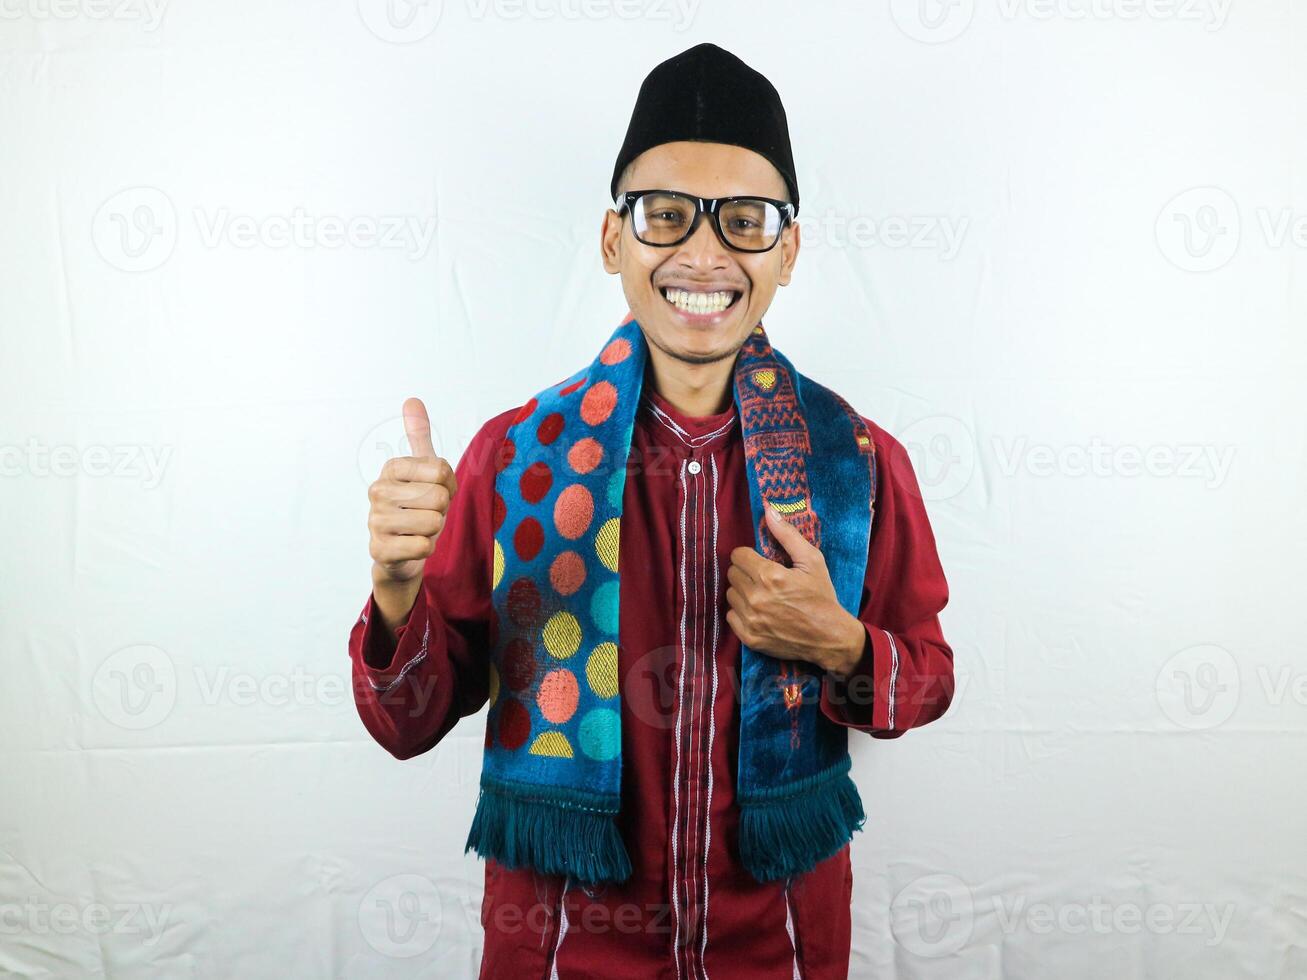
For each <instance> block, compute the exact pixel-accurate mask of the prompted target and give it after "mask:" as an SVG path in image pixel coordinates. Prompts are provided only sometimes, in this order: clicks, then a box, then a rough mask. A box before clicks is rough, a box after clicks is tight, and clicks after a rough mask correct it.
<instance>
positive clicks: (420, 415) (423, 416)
mask: <svg viewBox="0 0 1307 980" xmlns="http://www.w3.org/2000/svg"><path fill="white" fill-rule="evenodd" d="M391 404H394V403H393V402H392V403H391ZM403 412H404V434H405V435H406V436H408V445H409V450H410V451H411V452H412V453H413V455H414V456H434V455H436V449H435V447H434V446H432V445H431V420H430V419H429V418H427V407H426V406H425V405H423V404H422V399H421V398H407V399H405V400H404V409H403Z"/></svg>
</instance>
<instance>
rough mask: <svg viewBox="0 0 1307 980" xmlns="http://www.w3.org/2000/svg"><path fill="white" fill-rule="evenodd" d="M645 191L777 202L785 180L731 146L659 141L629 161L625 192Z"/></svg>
mask: <svg viewBox="0 0 1307 980" xmlns="http://www.w3.org/2000/svg"><path fill="white" fill-rule="evenodd" d="M637 184H638V185H639V186H638V187H637ZM649 187H659V188H665V189H667V190H679V191H685V192H686V193H689V194H695V195H698V196H702V197H728V196H730V195H732V194H759V195H762V196H765V197H775V198H778V199H781V200H784V199H785V198H787V197H788V193H787V191H786V186H785V178H784V177H783V176H782V175H781V172H780V171H779V170H777V169H776V166H775V165H774V164H773V163H772V162H771V161H770V160H768V159H767V158H766V157H764V156H763V155H762V154H760V153H756V152H754V151H753V150H750V149H748V148H747V147H743V146H736V145H734V144H730V143H713V142H708V141H700V140H681V141H677V142H672V143H663V144H660V145H658V146H654V147H650V148H649V149H648V150H645V151H644V152H643V153H641V154H640V155H639V156H638V157H636V158H635V160H634V161H632V163H631V171H630V180H629V181H628V183H627V187H626V189H627V190H640V189H643V188H649Z"/></svg>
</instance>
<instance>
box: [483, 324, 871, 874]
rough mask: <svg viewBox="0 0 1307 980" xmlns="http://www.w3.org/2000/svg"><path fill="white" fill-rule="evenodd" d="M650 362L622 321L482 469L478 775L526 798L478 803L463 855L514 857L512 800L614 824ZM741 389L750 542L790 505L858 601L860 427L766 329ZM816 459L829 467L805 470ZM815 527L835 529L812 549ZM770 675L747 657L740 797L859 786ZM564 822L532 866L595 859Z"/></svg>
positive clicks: (516, 423)
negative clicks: (629, 515)
mask: <svg viewBox="0 0 1307 980" xmlns="http://www.w3.org/2000/svg"><path fill="white" fill-rule="evenodd" d="M647 356H648V351H647V348H646V346H645V343H644V340H643V338H642V337H641V335H640V330H639V325H638V324H636V323H635V321H634V319H633V318H631V317H630V316H628V318H627V319H626V321H625V322H623V323H622V324H621V325H620V326H619V327H618V328H617V330H616V331H615V332H614V334H613V336H612V337H611V338H610V339H609V342H608V343H607V344H606V345H605V346H604V347H603V349H602V350H601V351H600V353H599V355H598V356H597V357H596V358H595V360H594V361H593V362H592V363H591V364H589V365H588V366H587V367H586V368H585V370H583V371H581V372H578V373H577V374H575V375H572V376H571V377H569V378H567V379H564V380H563V381H560V382H559V383H558V384H557V385H554V386H553V387H551V388H549V389H547V390H546V391H543V392H541V393H540V394H539V395H537V396H536V397H535V398H532V399H531V400H530V401H528V402H527V403H526V404H525V405H523V406H522V408H521V409H519V410H518V411H517V412H516V413H515V416H514V420H513V423H512V424H511V425H510V427H509V429H508V431H507V433H506V435H505V438H504V440H503V442H502V444H501V446H500V447H499V449H498V451H497V452H496V453H495V455H494V456H493V457H492V460H491V461H492V463H493V466H494V469H495V488H494V496H493V500H492V503H491V515H490V516H491V525H492V528H493V538H494V547H493V557H492V565H493V567H492V568H491V569H489V570H487V574H488V575H490V577H491V579H492V593H491V594H492V601H493V609H492V610H491V614H490V622H489V632H488V643H489V646H490V649H491V650H492V656H491V658H490V663H489V664H488V667H487V669H488V672H489V676H488V686H489V714H488V720H487V725H486V735H485V743H484V744H485V758H484V761H483V768H482V778H481V783H482V788H483V789H487V790H491V791H493V792H494V793H496V794H498V795H500V796H514V795H516V796H518V802H519V809H516V810H509V809H508V808H503V807H493V806H491V807H487V806H485V805H484V804H485V803H486V801H487V800H488V799H491V796H490V795H488V794H483V796H482V797H481V799H479V800H478V803H477V817H476V819H475V820H474V824H473V831H472V832H471V833H470V834H469V839H468V845H467V847H468V848H472V847H474V846H475V847H476V848H477V850H478V852H479V853H481V854H482V855H483V856H487V857H488V856H494V857H496V858H498V859H500V860H503V859H505V858H508V857H512V858H513V860H517V859H518V858H520V857H521V855H510V854H509V853H508V851H509V850H511V849H513V848H516V846H517V845H516V844H513V845H512V847H508V846H507V845H505V844H503V841H504V840H506V839H509V838H510V837H511V835H508V834H506V833H505V828H504V827H503V822H504V821H506V820H508V819H513V820H520V819H522V816H523V814H524V813H525V812H526V810H525V809H522V808H527V809H529V810H530V811H531V820H535V819H536V818H540V819H543V820H549V821H553V820H554V819H555V816H554V815H553V813H552V812H550V809H549V808H551V806H552V805H564V804H565V805H569V806H576V807H580V808H582V809H585V810H589V811H591V812H594V813H600V814H606V815H608V816H609V817H610V818H612V817H615V816H616V814H618V813H619V812H620V808H621V769H622V766H621V753H622V724H621V718H622V713H621V674H620V670H619V661H620V657H619V652H618V651H619V637H618V632H619V625H620V622H621V610H620V606H621V601H620V600H621V591H622V590H621V585H620V581H619V578H618V571H619V567H620V565H621V537H622V533H621V532H622V520H621V516H622V503H623V495H624V492H625V487H626V473H625V467H626V459H627V455H628V452H629V449H630V445H631V437H632V430H633V427H634V420H635V415H636V408H637V404H638V399H639V395H640V389H641V386H642V384H643V379H644V368H645V364H646V361H647ZM734 394H735V399H736V406H737V408H738V410H739V418H740V429H741V434H742V437H743V439H744V443H745V466H746V471H747V473H748V484H749V503H750V508H751V510H752V511H753V518H754V521H755V527H756V528H757V529H758V530H757V534H756V536H755V537H756V543H757V544H758V545H759V547H763V548H765V547H766V545H767V543H768V538H767V537H765V536H764V535H769V532H767V530H766V527H765V525H758V524H757V522H758V521H759V519H760V518H761V515H762V513H763V508H764V507H766V506H769V505H776V504H781V505H785V504H787V503H789V504H792V505H794V506H793V510H792V514H791V516H790V517H787V519H788V520H790V521H791V523H793V524H795V526H797V527H799V530H800V531H802V532H803V533H804V534H805V535H806V536H808V539H809V541H812V542H813V543H817V542H818V540H820V545H819V546H820V547H821V548H822V551H823V554H824V555H825V556H826V563H827V567H828V568H829V569H830V571H831V577H832V582H833V584H834V586H835V591H836V595H837V596H838V598H839V600H840V603H841V605H842V606H843V607H844V608H845V609H856V608H857V604H858V600H859V597H860V595H861V589H862V585H863V581H864V576H865V571H866V559H867V543H868V541H869V539H870V529H871V517H872V514H874V506H875V494H876V471H875V449H874V445H873V443H872V440H871V437H870V432H869V430H868V428H867V426H866V425H865V424H864V423H863V421H862V419H861V418H860V416H858V415H857V414H856V413H855V412H853V410H852V409H851V408H850V407H849V406H848V405H847V403H844V402H843V401H842V400H841V399H840V398H839V396H838V395H836V394H835V393H834V392H831V391H829V390H828V389H825V388H823V387H822V386H821V385H819V384H817V383H815V382H813V381H811V380H810V379H807V378H804V377H803V376H801V375H799V374H798V373H797V372H796V371H794V368H793V366H792V365H791V364H790V363H789V361H788V360H786V359H785V358H784V357H783V356H781V355H780V354H779V353H778V352H774V351H773V350H772V349H771V347H770V345H769V343H768V342H767V338H766V334H765V333H764V331H763V329H762V327H761V325H758V326H757V327H755V328H754V330H753V333H752V335H751V336H750V337H749V338H748V339H747V340H746V343H745V345H744V346H743V347H742V348H741V350H740V353H739V354H738V356H737V359H736V363H735V379H734ZM814 459H820V460H821V465H820V466H818V467H813V466H811V461H812V460H814ZM810 478H811V479H810ZM868 499H870V506H868V504H867V503H865V501H867V500H868ZM799 503H802V505H803V506H802V508H800V507H799V506H798V504H799ZM800 513H802V514H810V515H812V517H813V520H812V521H810V522H809V524H808V525H807V526H805V525H802V524H800V523H799V521H798V520H797V519H796V517H795V516H794V515H798V514H800ZM818 514H820V516H821V524H820V525H818V524H817V523H816V520H815V518H816V515H818ZM819 527H824V528H828V529H830V531H831V533H829V534H827V533H823V534H822V535H821V537H820V539H818V537H817V534H816V533H815V532H816V531H817V530H818V528H819ZM772 543H773V544H774V542H772ZM786 667H787V669H788V662H786ZM777 669H778V667H777V661H775V660H774V659H773V658H771V657H767V656H765V655H761V654H759V653H757V652H755V651H752V650H750V649H749V648H748V647H747V646H746V647H743V648H742V650H741V673H740V679H739V681H740V685H741V691H748V692H761V693H759V694H757V695H756V696H750V697H749V698H747V699H746V702H747V703H745V704H742V711H741V719H740V738H739V768H738V776H739V780H738V781H739V785H738V789H737V794H736V796H737V800H738V801H739V802H740V805H741V807H742V808H744V807H747V806H749V805H751V804H750V800H757V799H762V798H768V797H771V796H772V795H774V794H773V793H772V791H775V790H787V791H789V790H791V788H792V787H794V786H795V785H796V783H798V782H800V781H802V780H805V779H809V778H810V777H811V776H812V775H813V774H814V773H816V772H818V771H821V770H822V769H832V765H831V764H832V760H834V763H835V766H836V767H838V766H842V767H843V769H842V770H841V771H842V772H843V773H844V776H843V777H842V778H843V779H844V780H845V781H846V783H847V785H846V787H845V790H844V791H845V792H848V793H856V787H854V786H853V784H852V783H851V782H847V780H848V776H847V771H848V764H849V757H848V750H847V744H846V740H847V733H846V732H845V730H844V729H843V728H841V727H839V726H834V725H829V724H826V725H822V724H819V722H820V721H821V717H820V712H819V709H818V704H817V703H818V699H817V698H815V697H812V698H809V697H803V698H800V699H797V701H796V700H795V699H793V698H790V699H788V700H786V699H784V698H783V697H782V696H781V694H780V693H778V692H780V690H781V688H780V686H778V685H777V684H776V683H775V681H776V678H777V674H776V671H777ZM523 790H525V791H526V793H524V792H523ZM794 791H797V790H794ZM527 794H529V795H527ZM537 804H538V805H539V806H537ZM841 805H842V804H841ZM859 813H860V811H859ZM510 814H511V816H510ZM837 817H839V814H836V813H832V814H830V818H831V819H835V818H837ZM540 826H544V824H540ZM550 826H551V827H553V829H554V830H557V829H559V828H557V827H554V825H553V824H552V823H551V824H550ZM742 826H745V824H743V823H742ZM858 826H859V824H855V825H854V829H857V828H858ZM478 828H481V829H478ZM538 829H539V828H538V827H537V830H538ZM562 829H563V831H564V832H563V833H562V834H561V835H559V834H556V833H553V832H552V831H551V833H550V835H549V838H550V839H549V841H548V842H547V844H546V845H533V847H535V848H537V849H538V850H539V852H540V853H539V854H536V855H534V857H536V859H537V863H540V858H542V857H543V863H545V864H548V865H549V867H548V868H547V870H549V871H550V872H556V871H557V870H558V868H559V865H560V863H561V864H564V870H567V866H566V863H565V862H560V861H559V860H558V859H557V856H556V854H552V853H547V852H549V851H551V850H556V852H557V854H561V853H563V852H565V851H566V852H567V853H569V854H570V855H572V856H573V858H575V857H576V856H577V855H584V856H585V859H587V860H588V859H589V858H591V857H593V855H594V854H595V853H596V850H595V843H594V842H595V839H596V838H595V834H594V830H595V828H594V825H593V823H587V825H586V826H585V827H584V828H583V829H578V831H577V833H575V834H573V833H572V832H571V830H570V828H562ZM611 829H612V828H611V826H609V827H607V828H606V829H605V830H604V833H609V832H610V831H611ZM560 836H561V838H562V839H561V841H560V840H556V839H555V838H558V837H560ZM793 836H794V837H796V838H797V837H801V835H798V834H795V835H793ZM536 839H543V838H540V837H539V836H538V835H537V838H536ZM791 843H792V845H793V847H792V849H793V850H794V852H795V853H794V854H793V855H792V860H790V861H788V863H787V864H786V866H785V867H784V868H782V869H781V870H783V871H785V872H786V873H789V872H790V871H791V869H792V868H794V869H797V868H801V867H810V866H811V865H812V864H813V863H815V861H816V860H819V859H820V855H819V854H817V853H815V852H814V848H813V847H810V846H807V845H805V844H804V842H803V841H802V840H797V839H795V840H792V841H791ZM805 847H806V849H807V851H808V852H812V853H805V852H804V851H805ZM821 847H823V848H824V847H826V845H825V843H822V844H821ZM613 850H614V848H612V846H611V843H610V844H609V845H608V847H607V851H608V853H607V854H605V856H604V857H605V864H606V865H607V871H609V872H611V873H614V874H620V872H621V868H620V867H619V864H620V862H618V861H617V860H616V856H615V855H614V854H613V853H612V852H613ZM492 851H493V852H495V853H493V855H492V854H491V852H492ZM746 852H747V853H746ZM764 852H767V853H764ZM740 853H741V857H742V858H743V859H744V862H745V864H746V866H748V867H749V869H750V871H752V872H753V873H754V875H755V877H757V878H758V880H760V881H761V880H771V879H774V878H776V877H778V875H779V872H778V871H777V869H776V868H775V867H773V866H772V863H774V862H772V863H769V862H770V861H771V858H770V856H769V855H770V851H769V849H768V848H767V847H766V845H765V843H760V842H759V841H757V840H754V841H752V842H750V841H748V840H746V839H745V835H741V841H740ZM764 872H765V874H764Z"/></svg>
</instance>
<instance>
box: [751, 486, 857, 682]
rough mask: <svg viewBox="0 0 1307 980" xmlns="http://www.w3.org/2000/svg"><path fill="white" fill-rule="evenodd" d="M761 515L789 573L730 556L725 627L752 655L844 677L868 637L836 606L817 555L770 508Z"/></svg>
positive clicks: (762, 561) (764, 561) (766, 562)
mask: <svg viewBox="0 0 1307 980" xmlns="http://www.w3.org/2000/svg"><path fill="white" fill-rule="evenodd" d="M763 509H764V510H765V512H766V520H767V527H768V529H770V531H771V533H772V535H773V536H774V537H775V538H776V541H777V543H779V544H780V546H781V547H782V548H784V549H785V551H786V553H787V554H788V555H789V556H790V560H791V562H793V567H792V568H786V567H785V566H784V565H782V564H780V563H779V562H774V561H771V560H770V559H769V558H766V557H764V556H763V555H761V554H759V553H758V552H757V551H754V550H753V549H752V548H736V549H735V550H733V551H732V552H731V567H730V568H729V569H728V570H727V572H726V578H727V580H728V581H729V582H730V587H729V588H727V590H726V601H727V603H729V605H730V609H729V610H727V613H726V622H727V623H728V624H729V625H730V627H731V629H732V630H734V631H735V635H736V636H738V637H739V638H740V642H741V643H743V644H745V645H746V646H748V647H749V648H750V649H753V650H758V651H760V652H762V653H767V654H770V655H771V656H773V657H779V658H781V659H784V660H806V661H808V662H809V663H812V664H816V665H817V666H819V667H822V668H824V669H826V670H830V671H832V672H833V673H835V674H836V675H838V676H844V675H847V674H848V673H850V672H851V671H852V670H853V667H854V665H856V664H857V662H858V660H859V659H860V658H861V656H862V650H863V644H864V642H865V640H866V636H867V634H866V630H865V628H864V627H863V625H862V622H861V620H859V619H858V618H857V617H855V616H852V615H851V614H850V613H849V612H847V611H846V610H845V609H844V607H843V606H841V605H840V602H839V599H838V598H837V597H836V595H835V585H834V583H832V582H831V577H830V572H829V571H828V570H827V568H826V558H825V556H824V555H822V553H821V550H820V549H818V548H815V547H814V546H813V545H812V544H810V543H809V542H808V539H807V538H805V537H804V536H803V535H802V534H801V533H800V532H799V530H798V529H797V528H795V527H793V526H792V525H790V524H789V523H787V522H786V520H785V518H783V517H782V516H781V515H780V514H779V513H777V512H776V511H775V510H774V509H773V508H772V507H771V506H770V505H766V506H764V508H763Z"/></svg>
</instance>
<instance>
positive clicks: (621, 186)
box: [617, 160, 635, 194]
mask: <svg viewBox="0 0 1307 980" xmlns="http://www.w3.org/2000/svg"><path fill="white" fill-rule="evenodd" d="M634 166H635V161H634V160H632V161H631V162H630V163H628V164H627V165H626V166H625V167H623V168H622V176H620V177H618V178H617V193H618V194H621V193H623V192H624V191H626V190H627V189H628V188H627V186H626V185H627V182H628V181H629V180H630V179H631V168H632V167H634Z"/></svg>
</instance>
